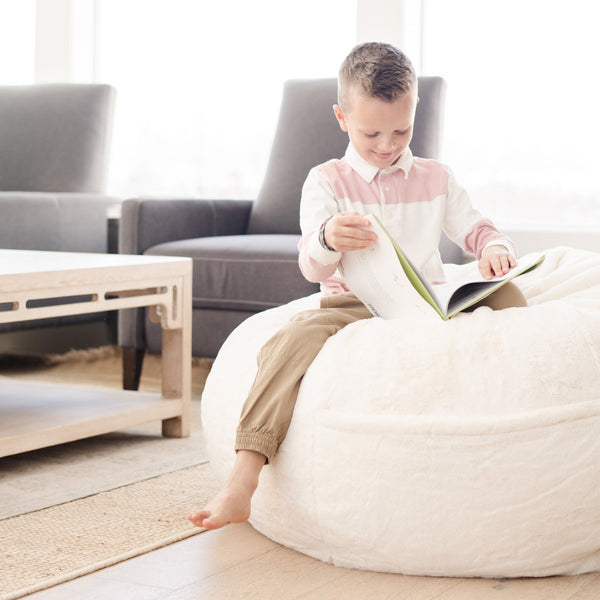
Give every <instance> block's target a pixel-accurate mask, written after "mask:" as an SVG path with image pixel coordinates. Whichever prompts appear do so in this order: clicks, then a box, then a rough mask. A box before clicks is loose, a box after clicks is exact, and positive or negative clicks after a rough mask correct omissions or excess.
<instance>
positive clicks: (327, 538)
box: [202, 248, 600, 577]
mask: <svg viewBox="0 0 600 600" xmlns="http://www.w3.org/2000/svg"><path fill="white" fill-rule="evenodd" d="M448 271H449V276H450V277H451V276H452V269H451V267H450V266H449V267H448ZM515 282H516V283H517V284H518V285H519V286H520V287H521V289H522V290H523V292H524V294H525V295H526V297H527V298H528V301H529V307H527V308H511V309H506V310H504V311H497V312H494V311H492V310H491V309H489V308H479V309H477V310H475V311H474V312H472V313H468V314H461V315H459V316H457V317H456V318H454V319H452V320H450V321H448V322H444V321H442V320H441V319H439V318H438V317H436V318H435V319H427V318H425V319H422V320H415V319H407V320H404V319H397V320H388V321H384V320H382V319H379V318H373V319H369V320H365V321H361V322H358V323H354V324H352V325H350V326H348V327H346V328H345V329H343V330H342V331H340V332H339V333H338V334H337V335H335V336H334V337H332V338H331V339H330V340H329V341H328V342H327V343H326V344H325V346H324V347H323V349H322V351H321V352H320V354H319V355H318V356H317V358H316V360H315V361H314V362H313V364H312V366H311V367H310V369H309V370H308V372H307V373H306V376H305V377H304V379H303V382H302V385H301V388H300V394H299V397H298V402H297V405H296V410H295V413H294V418H293V420H292V424H291V426H290V429H289V432H288V436H287V438H286V440H285V441H284V443H283V445H282V446H281V449H280V451H279V453H278V455H277V457H276V458H275V460H274V461H273V462H272V464H271V465H269V466H267V467H266V468H265V469H264V470H263V472H262V474H261V482H260V485H259V489H258V491H257V493H256V495H255V498H254V502H253V507H252V517H251V523H252V524H253V526H254V527H255V528H256V529H258V530H259V531H260V532H262V533H264V534H265V535H266V536H268V537H269V538H271V539H273V540H275V541H277V542H279V543H281V544H284V545H286V546H289V547H291V548H294V549H296V550H298V551H300V552H303V553H306V554H308V555H310V556H313V557H315V558H318V559H321V560H324V561H327V562H330V563H333V564H336V565H341V566H346V567H354V568H360V569H369V570H377V571H388V572H398V573H405V574H420V575H438V576H481V577H517V576H518V577H521V576H545V575H554V574H577V573H582V572H586V571H592V570H598V569H600V254H596V253H592V252H586V251H582V250H575V249H572V248H553V249H550V250H548V251H547V252H546V260H545V261H544V263H542V265H541V266H540V267H538V268H537V269H536V270H534V271H532V272H531V273H527V274H525V275H523V276H521V277H519V278H517V279H516V280H515ZM317 306H318V295H315V296H310V297H308V298H304V299H301V300H298V301H295V302H292V303H290V304H288V305H286V306H282V307H279V308H276V309H271V310H268V311H266V312H263V313H260V314H257V315H255V316H253V317H251V318H250V319H248V320H247V321H245V322H244V323H243V324H242V325H240V326H239V327H238V328H237V329H236V330H235V331H234V332H233V333H232V334H231V336H230V337H229V339H228V340H227V341H226V343H225V345H224V346H223V347H222V349H221V351H220V353H219V355H218V357H217V359H216V360H215V363H214V365H213V367H212V370H211V373H210V376H209V378H208V381H207V384H206V389H205V391H204V395H203V398H202V405H203V408H202V411H203V428H204V432H205V436H206V440H207V446H208V452H209V456H210V460H211V462H212V466H213V468H214V470H215V472H216V473H217V475H218V476H219V477H220V478H221V479H222V480H223V481H225V479H226V477H227V476H228V474H229V471H230V469H231V467H232V465H233V461H234V452H233V450H232V448H233V444H234V437H235V430H236V427H237V422H238V418H239V413H240V409H241V406H242V404H243V402H244V400H245V397H246V394H247V392H248V390H249V388H250V386H251V384H252V382H253V379H254V376H255V373H256V355H257V353H258V350H259V349H260V347H261V345H262V344H263V343H264V342H265V341H266V340H267V339H268V338H269V337H270V336H271V335H272V334H273V333H274V332H275V331H276V330H277V329H278V328H279V327H280V326H281V325H282V324H283V323H284V322H285V321H286V320H287V319H288V318H289V317H290V316H292V315H293V314H295V313H296V312H299V311H301V310H305V309H307V308H314V307H317Z"/></svg>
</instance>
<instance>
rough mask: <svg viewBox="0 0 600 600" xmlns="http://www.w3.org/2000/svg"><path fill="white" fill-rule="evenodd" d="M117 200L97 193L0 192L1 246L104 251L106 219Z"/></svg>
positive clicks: (117, 202) (106, 233)
mask: <svg viewBox="0 0 600 600" xmlns="http://www.w3.org/2000/svg"><path fill="white" fill-rule="evenodd" d="M118 204H120V200H119V199H117V198H114V197H111V196H105V195H100V194H77V193H69V194H54V193H47V192H0V244H1V245H2V247H3V248H13V249H16V250H46V251H64V252H106V251H107V248H108V229H107V217H108V212H109V210H110V209H111V208H112V207H114V206H115V205H118Z"/></svg>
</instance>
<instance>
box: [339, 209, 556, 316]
mask: <svg viewBox="0 0 600 600" xmlns="http://www.w3.org/2000/svg"><path fill="white" fill-rule="evenodd" d="M367 218H368V219H369V221H370V222H371V227H370V228H371V229H372V230H373V231H375V233H376V234H377V242H376V243H375V245H374V246H371V247H370V248H365V249H364V250H356V251H354V252H345V253H344V255H343V256H342V260H341V261H340V265H339V271H340V273H341V275H342V277H343V278H344V282H345V283H346V285H347V286H348V287H349V288H350V290H351V291H352V292H353V293H354V294H355V295H356V296H357V298H359V300H361V301H362V302H363V304H365V305H366V306H367V307H368V308H369V310H370V311H371V312H372V313H373V315H375V316H376V317H383V318H384V319H394V318H397V317H400V316H406V315H407V314H413V312H414V311H418V312H420V313H423V314H433V313H431V309H432V308H433V309H434V310H435V311H436V312H437V313H438V314H439V316H440V317H442V319H444V320H447V319H449V318H450V317H453V316H454V315H456V314H457V313H459V312H460V311H462V310H465V309H466V308H469V307H470V306H473V304H476V303H477V302H479V301H480V300H482V299H483V298H485V297H486V296H489V295H490V294H492V293H493V292H495V291H496V290H497V289H499V288H500V287H502V286H503V285H504V284H505V283H506V282H507V281H510V280H511V279H514V278H515V277H517V276H518V275H521V274H522V273H525V272H526V271H529V270H530V269H533V268H535V267H536V266H538V265H539V264H540V263H541V262H542V261H543V260H544V256H543V254H541V253H539V252H532V253H531V254H527V255H525V256H523V257H522V258H519V259H518V261H517V266H516V267H514V268H512V269H511V270H510V271H509V272H508V273H507V274H506V275H504V276H501V277H493V278H492V279H484V278H483V276H482V275H481V273H479V269H478V267H477V262H471V263H468V264H466V265H460V267H457V270H458V271H459V273H460V274H459V275H458V276H457V277H456V278H455V279H453V280H452V281H448V282H446V283H441V284H436V285H432V284H430V283H428V282H427V280H426V279H425V278H424V277H423V276H422V275H421V274H420V273H419V271H418V270H417V269H416V268H415V267H414V266H413V265H412V263H411V262H410V260H409V259H408V258H407V257H406V255H405V254H404V253H403V252H402V250H401V249H400V248H398V246H397V245H396V243H395V242H394V240H392V238H391V237H390V235H389V234H388V232H387V231H386V230H385V228H384V227H383V225H382V224H381V223H380V222H379V221H378V219H377V218H376V217H375V216H373V215H367Z"/></svg>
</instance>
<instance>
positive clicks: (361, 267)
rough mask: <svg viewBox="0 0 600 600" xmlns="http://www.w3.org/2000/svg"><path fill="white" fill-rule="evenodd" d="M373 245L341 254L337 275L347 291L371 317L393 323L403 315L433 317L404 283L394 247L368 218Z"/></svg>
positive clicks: (426, 306)
mask: <svg viewBox="0 0 600 600" xmlns="http://www.w3.org/2000/svg"><path fill="white" fill-rule="evenodd" d="M367 218H369V220H370V221H371V228H372V229H373V230H374V231H375V232H376V233H377V236H378V237H377V243H376V244H375V245H374V246H371V247H370V248H365V249H363V250H355V251H353V252H345V253H344V255H343V257H342V260H341V261H340V265H339V271H340V273H341V275H342V277H343V278H344V281H345V283H346V285H347V286H348V287H349V288H350V290H351V291H352V293H354V294H355V295H356V296H357V298H359V300H361V302H363V304H365V305H366V306H367V308H368V309H369V310H370V311H371V313H372V314H373V315H374V316H377V317H382V318H384V319H396V318H400V317H403V316H406V315H413V316H414V315H415V314H416V313H418V314H421V315H426V316H430V315H435V313H434V312H433V311H432V308H431V307H430V306H429V305H428V304H427V302H426V301H425V300H424V299H423V298H422V297H421V295H420V294H419V292H418V291H417V290H416V289H415V288H414V286H413V284H412V283H411V282H410V280H409V279H408V277H407V275H406V273H405V272H404V269H403V267H402V264H401V263H400V261H399V260H398V255H397V253H396V249H395V248H394V245H393V244H392V243H391V240H390V239H389V237H388V236H387V234H386V232H385V231H384V230H383V229H381V227H380V226H379V223H378V222H377V220H376V219H375V218H374V217H372V215H368V216H367Z"/></svg>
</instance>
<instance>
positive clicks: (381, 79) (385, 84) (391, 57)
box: [338, 42, 417, 110]
mask: <svg viewBox="0 0 600 600" xmlns="http://www.w3.org/2000/svg"><path fill="white" fill-rule="evenodd" d="M416 84H417V74H416V72H415V69H414V67H413V65H412V63H411V62H410V60H409V58H408V57H407V56H406V55H405V54H404V53H403V52H401V51H400V50H398V48H396V47H395V46H392V45H391V44H383V43H379V42H367V43H365V44H359V45H358V46H356V47H355V48H354V49H353V50H352V51H351V52H350V54H349V55H348V56H347V57H346V59H345V60H344V62H343V63H342V66H341V67H340V72H339V77H338V104H339V105H340V106H341V107H342V109H343V110H348V106H349V98H350V93H351V91H352V90H357V91H358V92H362V93H363V94H365V95H366V96H370V97H373V98H380V99H382V100H387V101H388V102H392V101H394V100H396V99H397V98H400V97H401V96H404V95H405V94H407V93H408V92H410V91H411V90H413V89H414V88H415V86H416Z"/></svg>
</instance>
